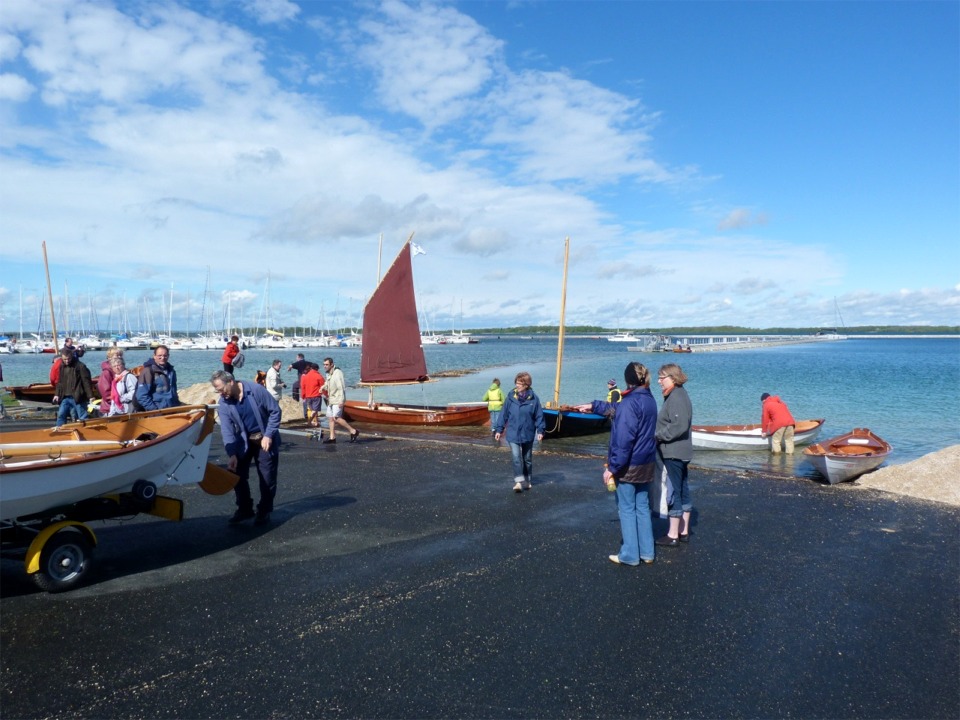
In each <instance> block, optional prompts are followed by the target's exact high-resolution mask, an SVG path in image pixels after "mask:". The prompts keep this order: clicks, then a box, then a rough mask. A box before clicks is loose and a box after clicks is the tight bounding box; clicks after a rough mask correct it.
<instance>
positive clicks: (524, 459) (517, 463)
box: [493, 372, 544, 492]
mask: <svg viewBox="0 0 960 720" xmlns="http://www.w3.org/2000/svg"><path fill="white" fill-rule="evenodd" d="M532 385H533V380H532V379H531V377H530V373H528V372H519V373H517V377H516V378H515V379H514V388H513V390H511V391H510V392H509V393H507V399H506V401H505V402H504V403H503V412H502V413H501V415H500V419H499V420H498V421H497V424H496V426H495V427H494V428H493V432H494V437H495V438H496V440H497V442H500V436H501V435H503V428H504V426H506V428H507V442H508V443H510V452H511V453H513V491H514V492H522V491H523V490H529V489H530V487H531V485H530V483H531V480H532V479H533V441H534V440H536V441H537V442H540V441H541V440H543V430H544V423H543V408H542V407H541V405H540V398H538V397H537V395H536V393H534V392H533V388H532V387H531V386H532Z"/></svg>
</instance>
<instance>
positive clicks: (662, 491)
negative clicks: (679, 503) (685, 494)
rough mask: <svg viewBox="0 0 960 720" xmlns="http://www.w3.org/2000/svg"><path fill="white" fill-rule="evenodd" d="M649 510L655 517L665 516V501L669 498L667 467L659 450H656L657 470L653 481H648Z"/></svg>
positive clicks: (666, 511) (666, 510)
mask: <svg viewBox="0 0 960 720" xmlns="http://www.w3.org/2000/svg"><path fill="white" fill-rule="evenodd" d="M648 495H649V497H650V512H651V513H652V514H653V515H656V516H657V517H661V518H665V517H667V514H668V511H669V506H668V505H667V502H668V501H669V499H670V479H669V478H668V477H667V468H666V466H665V465H664V464H663V458H661V457H660V451H659V450H657V470H656V472H655V473H654V476H653V481H652V482H651V483H650V492H649V493H648Z"/></svg>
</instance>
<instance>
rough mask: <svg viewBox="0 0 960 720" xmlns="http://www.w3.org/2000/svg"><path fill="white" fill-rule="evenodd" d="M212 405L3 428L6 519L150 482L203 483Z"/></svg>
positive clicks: (0, 453) (1, 487) (1, 481)
mask: <svg viewBox="0 0 960 720" xmlns="http://www.w3.org/2000/svg"><path fill="white" fill-rule="evenodd" d="M214 422H215V420H214V409H213V407H209V408H208V407H207V406H206V405H196V406H194V405H188V406H183V407H176V408H167V409H165V410H154V411H150V412H143V413H133V414H130V415H115V416H112V417H106V418H94V419H90V420H81V421H80V422H75V423H68V424H65V425H61V426H60V427H56V428H37V429H33V430H14V431H4V433H3V436H2V442H0V519H3V520H13V519H17V518H21V517H25V516H29V515H36V514H38V513H45V512H49V511H51V510H53V509H56V508H59V507H61V506H66V505H71V504H73V503H77V502H80V501H81V500H86V499H88V498H92V497H97V496H100V495H105V494H108V493H121V492H130V491H132V490H133V489H134V486H135V485H136V486H137V487H138V488H140V487H143V486H144V485H146V484H147V483H150V484H152V485H153V488H152V489H150V490H148V491H147V493H148V495H149V496H152V495H153V494H155V493H156V489H157V488H160V487H163V486H165V485H180V484H185V483H194V482H200V481H201V480H202V479H203V477H204V473H205V471H206V466H207V455H208V453H209V449H210V435H211V432H212V430H213V427H214Z"/></svg>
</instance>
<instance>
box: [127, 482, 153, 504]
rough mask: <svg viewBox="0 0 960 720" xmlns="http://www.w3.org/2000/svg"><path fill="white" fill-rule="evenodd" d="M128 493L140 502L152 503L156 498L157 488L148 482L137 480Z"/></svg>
mask: <svg viewBox="0 0 960 720" xmlns="http://www.w3.org/2000/svg"><path fill="white" fill-rule="evenodd" d="M130 492H132V493H133V496H134V497H135V498H136V499H137V500H140V501H142V502H145V503H148V504H149V503H152V502H153V499H154V498H155V497H156V496H157V486H156V485H154V484H153V483H152V482H150V481H149V480H137V481H136V482H135V483H134V484H133V487H132V488H131V490H130Z"/></svg>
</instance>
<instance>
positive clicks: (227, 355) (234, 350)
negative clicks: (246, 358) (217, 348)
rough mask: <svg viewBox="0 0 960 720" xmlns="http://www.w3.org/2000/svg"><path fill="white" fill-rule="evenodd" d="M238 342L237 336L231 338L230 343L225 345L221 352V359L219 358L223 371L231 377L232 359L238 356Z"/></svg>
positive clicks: (238, 337)
mask: <svg viewBox="0 0 960 720" xmlns="http://www.w3.org/2000/svg"><path fill="white" fill-rule="evenodd" d="M239 340H240V336H238V335H234V336H233V337H231V338H230V342H228V343H227V347H226V349H224V351H223V357H222V358H220V360H221V361H222V362H223V371H224V372H228V373H230V374H231V375H232V374H233V359H234V358H235V357H236V356H237V355H239V354H240V345H238V344H237V343H238V341H239Z"/></svg>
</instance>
